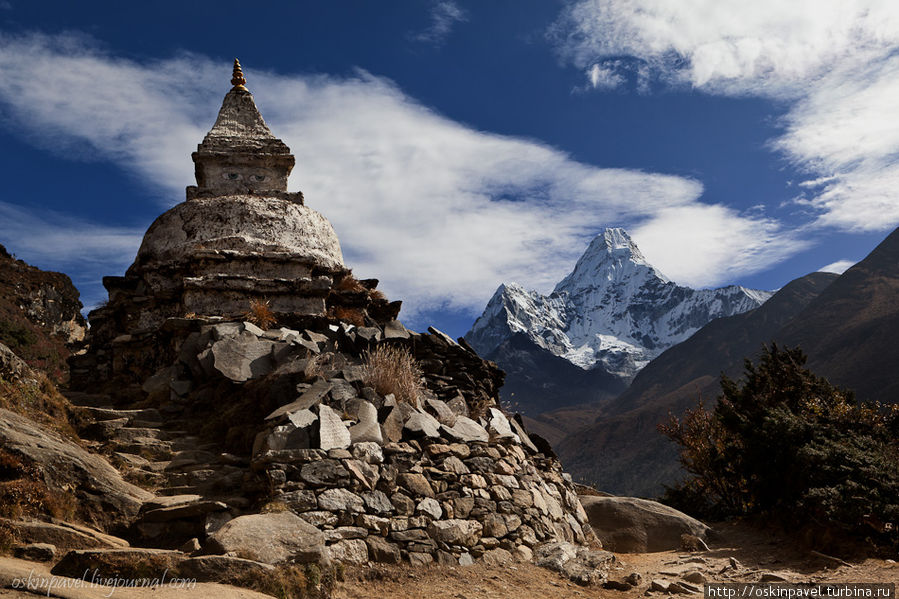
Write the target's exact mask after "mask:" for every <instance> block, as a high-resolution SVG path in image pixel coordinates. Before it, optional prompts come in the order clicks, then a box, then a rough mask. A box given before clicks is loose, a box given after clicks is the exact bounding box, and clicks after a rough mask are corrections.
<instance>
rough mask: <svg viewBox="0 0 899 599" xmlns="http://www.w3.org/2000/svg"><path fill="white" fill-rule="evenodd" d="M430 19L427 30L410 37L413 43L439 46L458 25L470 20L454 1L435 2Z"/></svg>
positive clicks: (436, 0) (439, 0)
mask: <svg viewBox="0 0 899 599" xmlns="http://www.w3.org/2000/svg"><path fill="white" fill-rule="evenodd" d="M430 18H431V24H430V25H429V26H428V27H427V28H426V29H425V30H423V31H419V32H417V33H413V34H410V35H409V38H410V39H411V40H412V41H415V42H423V43H427V44H433V45H435V46H439V45H441V44H443V42H445V41H446V39H447V38H448V37H449V35H450V33H452V31H453V27H455V25H456V23H462V22H465V21H467V20H468V14H467V13H466V12H465V10H464V9H463V8H462V7H461V6H459V5H458V4H457V3H456V2H455V1H454V0H434V2H433V3H432V5H431V14H430Z"/></svg>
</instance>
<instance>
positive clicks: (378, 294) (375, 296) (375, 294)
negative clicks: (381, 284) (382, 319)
mask: <svg viewBox="0 0 899 599" xmlns="http://www.w3.org/2000/svg"><path fill="white" fill-rule="evenodd" d="M368 297H370V298H371V299H372V300H373V301H377V302H386V301H387V296H386V295H384V292H383V291H381V290H380V289H372V290H371V291H370V292H369V293H368Z"/></svg>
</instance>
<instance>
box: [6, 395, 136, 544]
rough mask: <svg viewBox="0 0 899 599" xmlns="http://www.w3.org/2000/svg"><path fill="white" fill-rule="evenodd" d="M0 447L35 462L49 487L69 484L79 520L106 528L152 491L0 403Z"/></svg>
mask: <svg viewBox="0 0 899 599" xmlns="http://www.w3.org/2000/svg"><path fill="white" fill-rule="evenodd" d="M0 447H3V448H4V449H5V450H6V451H8V452H9V453H12V454H14V455H17V456H21V457H22V458H23V461H25V462H28V463H31V464H34V465H35V466H36V467H37V468H38V469H39V470H40V472H41V473H42V477H43V481H44V482H45V483H46V484H47V486H48V487H50V488H53V489H71V492H72V494H73V495H74V496H75V499H76V500H77V502H78V512H77V513H78V516H79V517H80V518H81V520H82V521H83V522H91V523H96V524H98V525H99V526H100V527H103V528H106V527H108V526H109V525H111V524H113V523H114V522H116V521H119V520H126V519H129V518H130V517H133V516H134V515H136V514H137V512H138V510H139V509H140V507H141V504H142V503H143V502H144V501H146V500H147V499H150V498H151V497H152V496H153V495H152V494H151V493H149V492H147V491H144V490H143V489H141V488H139V487H136V486H134V485H132V484H130V483H127V482H125V481H124V480H123V479H122V476H121V475H120V474H119V472H118V470H116V469H115V468H113V467H112V466H111V465H110V464H109V462H107V461H106V460H105V459H103V458H102V457H100V456H99V455H96V454H92V453H88V452H87V451H85V450H84V449H82V448H81V447H79V446H78V445H75V444H74V443H72V442H71V441H67V440H65V439H63V438H62V437H60V436H59V435H58V434H56V433H54V432H52V431H50V430H49V429H46V428H44V427H43V426H41V425H39V424H38V423H36V422H34V421H32V420H29V419H28V418H25V417H23V416H19V415H18V414H14V413H13V412H10V411H9V410H4V409H0ZM54 544H55V543H54Z"/></svg>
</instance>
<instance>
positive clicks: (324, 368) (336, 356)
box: [308, 352, 347, 377]
mask: <svg viewBox="0 0 899 599" xmlns="http://www.w3.org/2000/svg"><path fill="white" fill-rule="evenodd" d="M346 365H347V359H346V357H345V356H344V355H343V354H341V353H332V352H325V353H323V354H318V355H317V356H313V358H312V365H311V366H310V367H309V370H308V372H309V376H310V377H316V376H321V377H326V376H327V375H328V373H329V372H332V371H334V370H341V369H342V368H344V367H345V366H346Z"/></svg>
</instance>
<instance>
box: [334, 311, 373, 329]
mask: <svg viewBox="0 0 899 599" xmlns="http://www.w3.org/2000/svg"><path fill="white" fill-rule="evenodd" d="M331 316H332V317H333V318H336V319H337V320H340V321H342V322H345V323H348V324H351V325H353V326H357V327H364V326H365V315H364V314H363V313H362V310H360V309H359V308H347V307H346V306H334V307H333V308H331Z"/></svg>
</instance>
